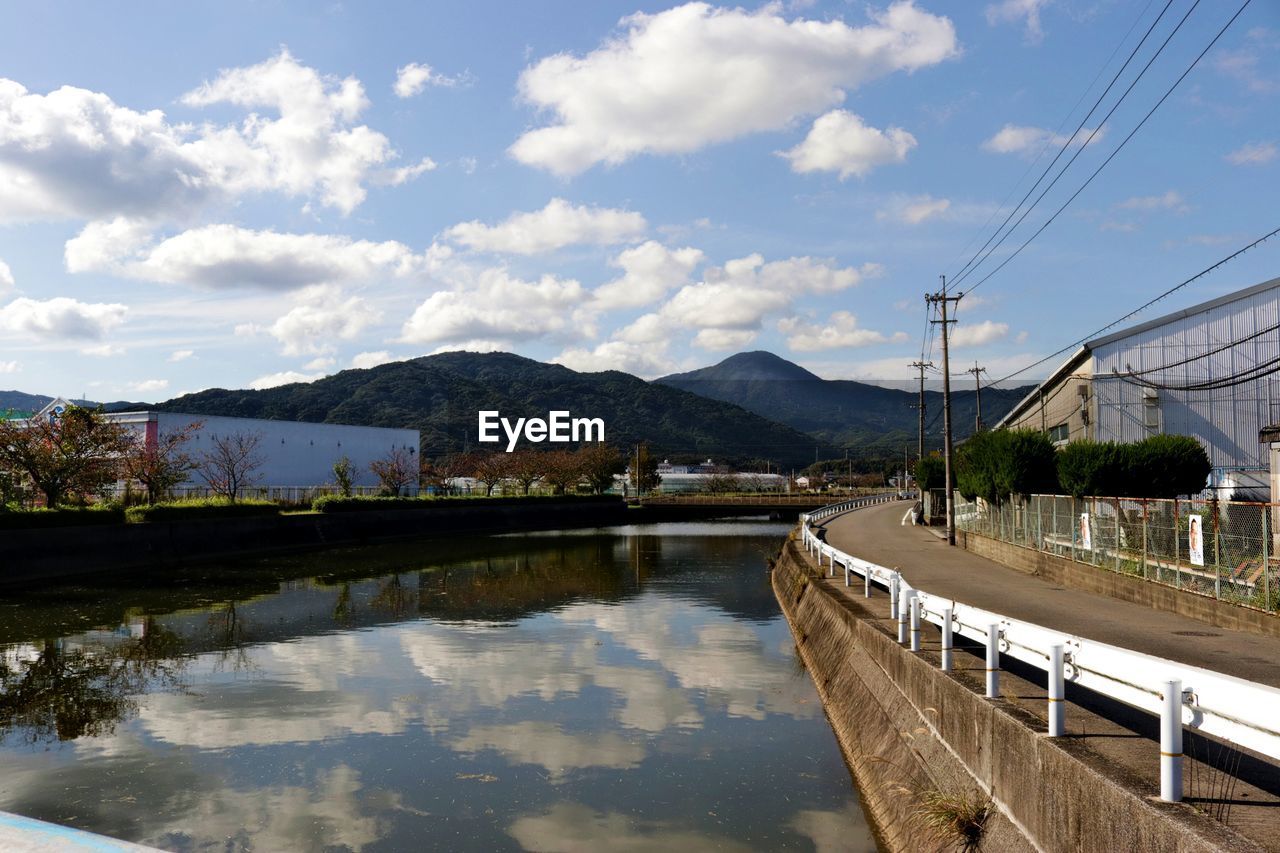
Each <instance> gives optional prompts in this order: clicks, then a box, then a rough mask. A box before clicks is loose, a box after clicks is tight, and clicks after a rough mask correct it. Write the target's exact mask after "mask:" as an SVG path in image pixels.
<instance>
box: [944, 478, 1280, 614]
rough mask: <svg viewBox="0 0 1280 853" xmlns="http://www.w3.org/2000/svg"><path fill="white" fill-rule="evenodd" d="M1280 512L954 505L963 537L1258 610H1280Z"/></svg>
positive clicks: (1224, 507)
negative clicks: (1031, 550) (984, 538)
mask: <svg viewBox="0 0 1280 853" xmlns="http://www.w3.org/2000/svg"><path fill="white" fill-rule="evenodd" d="M1278 519H1280V505H1274V504H1259V503H1236V502H1230V501H1216V500H1205V499H1200V498H1197V499H1194V500H1154V499H1152V500H1145V499H1137V498H1071V497H1067V496H1063V495H1032V496H1030V497H1028V498H1025V499H1018V500H1011V501H1008V502H1006V503H1004V504H1000V505H992V504H989V503H987V502H986V501H984V500H981V499H979V500H977V501H973V502H970V501H966V500H964V498H962V497H960V495H959V494H957V495H956V527H957V529H959V530H965V531H969V532H972V533H978V534H981V535H983V536H988V537H990V538H992V539H999V540H1000V541H1002V542H1010V543H1013V544H1015V545H1022V546H1024V547H1027V548H1034V549H1036V550H1039V551H1045V552H1048V553H1051V554H1056V555H1058V556H1060V557H1066V558H1067V559H1070V560H1075V561H1076V562H1079V563H1087V564H1089V565H1091V566H1096V567H1098V568H1099V569H1106V570H1109V571H1113V572H1120V573H1122V574H1127V575H1133V576H1135V577H1141V578H1145V579H1146V580H1149V581H1154V582H1156V583H1163V584H1167V585H1169V586H1174V587H1177V588H1178V589H1187V590H1193V591H1195V592H1199V593H1203V594H1205V595H1212V596H1213V597H1214V598H1219V599H1222V600H1224V601H1232V602H1235V603H1237V604H1243V605H1247V606H1250V607H1257V608H1260V609H1263V610H1270V611H1275V610H1278V609H1280V554H1277V550H1278V548H1277V546H1280V532H1278V531H1277V529H1276V527H1277V525H1276V521H1277V520H1278Z"/></svg>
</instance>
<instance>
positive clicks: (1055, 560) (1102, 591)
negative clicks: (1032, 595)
mask: <svg viewBox="0 0 1280 853" xmlns="http://www.w3.org/2000/svg"><path fill="white" fill-rule="evenodd" d="M956 544H957V545H960V546H961V547H962V548H964V549H966V550H968V551H971V552H973V553H974V554H977V555H978V556H980V557H986V558H987V559H988V560H994V561H995V562H997V563H1000V564H1002V565H1005V566H1008V567H1009V568H1011V569H1016V570H1017V571H1020V572H1025V573H1027V574H1030V575H1035V576H1036V577H1041V578H1044V579H1045V580H1047V581H1050V582H1051V583H1055V584H1058V585H1060V586H1065V587H1070V588H1072V589H1079V590H1083V591H1085V592H1092V593H1094V594H1095V595H1105V596H1108V597H1110V598H1118V599H1120V600H1121V601H1131V602H1133V603H1135V604H1142V605H1146V606H1147V607H1150V608H1152V609H1154V610H1163V611H1165V612H1168V613H1177V614H1179V615H1181V616H1186V617H1189V618H1191V619H1196V620H1198V621H1200V622H1204V623H1206V624H1208V625H1213V626H1215V627H1217V628H1227V629H1229V630H1232V631H1245V632H1248V633H1253V634H1262V635H1263V636H1268V637H1280V616H1276V615H1275V614H1271V613H1266V612H1264V611H1262V610H1255V609H1253V608H1251V607H1244V606H1242V605H1239V604H1232V603H1230V602H1226V601H1219V600H1218V599H1216V598H1213V597H1211V596H1208V595H1201V594H1200V593H1196V592H1191V591H1190V590H1185V589H1176V588H1175V587H1171V586H1165V585H1164V584H1160V583H1155V582H1153V581H1149V580H1145V579H1143V578H1139V577H1134V576H1132V575H1124V574H1120V573H1119V572H1112V571H1108V570H1106V569H1101V568H1098V567H1096V566H1089V565H1085V564H1083V563H1077V562H1075V561H1074V560H1069V559H1067V558H1066V557H1059V556H1058V555H1057V554H1047V553H1045V552H1043V551H1037V550H1035V549H1034V548H1025V547H1023V546H1021V545H1012V544H1010V543H1008V542H1001V541H999V540H998V539H991V538H989V537H986V536H982V535H979V534H977V533H966V532H965V531H963V530H960V531H956Z"/></svg>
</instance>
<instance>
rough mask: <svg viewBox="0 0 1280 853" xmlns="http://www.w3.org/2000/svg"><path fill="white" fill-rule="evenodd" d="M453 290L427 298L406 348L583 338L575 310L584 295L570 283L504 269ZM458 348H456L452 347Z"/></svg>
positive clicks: (407, 328) (409, 328)
mask: <svg viewBox="0 0 1280 853" xmlns="http://www.w3.org/2000/svg"><path fill="white" fill-rule="evenodd" d="M458 285H459V286H458V288H457V289H455V290H442V291H439V292H437V293H433V294H431V296H430V297H428V298H427V300H426V301H425V302H423V303H422V304H421V305H419V306H418V308H417V310H415V311H414V312H413V316H411V317H410V318H409V320H408V321H407V322H406V323H405V324H404V328H403V330H402V332H401V340H402V341H404V342H405V343H436V344H457V343H462V342H465V341H471V340H479V341H484V342H486V343H488V342H493V341H503V342H506V341H524V340H530V339H533V338H539V337H542V336H544V335H556V334H566V333H569V332H573V333H575V336H577V335H578V334H579V333H583V332H584V331H587V330H584V328H583V325H582V323H581V322H579V321H580V320H584V318H582V317H581V316H580V315H579V316H577V317H576V318H575V314H576V313H577V312H578V309H579V308H581V306H582V305H583V304H584V302H585V301H586V291H585V290H584V289H583V287H582V285H581V284H579V283H578V282H577V281H575V280H573V279H561V278H557V277H556V276H553V275H544V276H542V277H541V278H540V279H538V280H537V281H524V280H522V279H519V278H516V277H514V276H512V275H511V274H510V273H508V272H507V270H505V269H502V268H489V269H484V270H481V271H480V272H479V273H478V274H475V275H474V279H473V280H472V281H470V282H458ZM454 348H456V347H454Z"/></svg>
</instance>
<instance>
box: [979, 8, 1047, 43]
mask: <svg viewBox="0 0 1280 853" xmlns="http://www.w3.org/2000/svg"><path fill="white" fill-rule="evenodd" d="M1048 5H1049V0H1002V2H1000V3H992V4H991V5H989V6H987V9H986V12H987V23H988V24H990V25H991V26H995V25H996V24H1006V23H1011V22H1012V23H1017V22H1019V21H1021V22H1023V23H1024V24H1025V26H1026V39H1027V41H1029V42H1031V43H1032V44H1039V43H1040V42H1041V41H1042V40H1043V39H1044V30H1043V29H1041V27H1040V10H1041V9H1043V8H1044V7H1045V6H1048Z"/></svg>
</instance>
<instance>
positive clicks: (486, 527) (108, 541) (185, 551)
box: [0, 498, 638, 584]
mask: <svg viewBox="0 0 1280 853" xmlns="http://www.w3.org/2000/svg"><path fill="white" fill-rule="evenodd" d="M637 512H638V511H636V510H628V509H627V507H626V505H625V504H624V503H623V501H622V499H621V498H619V499H617V500H603V501H564V502H560V501H539V502H537V503H528V504H500V503H494V504H489V503H486V502H482V501H479V500H477V501H476V502H475V504H474V505H471V504H470V503H468V504H465V505H454V506H446V507H439V508H433V509H409V510H388V511H378V512H340V513H315V514H305V515H282V516H263V517H258V518H252V517H251V518H228V519H207V520H199V521H172V522H150V523H146V524H121V525H109V526H97V525H95V526H86V527H63V528H54V529H45V530H6V531H4V532H3V534H2V535H0V567H3V568H0V584H5V583H14V582H30V581H32V580H44V579H53V578H65V577H72V576H77V575H86V574H94V573H98V572H104V571H112V570H118V569H135V568H154V567H164V566H171V565H178V564H186V563H192V562H196V561H199V560H214V559H224V558H230V557H236V556H243V555H245V554H265V553H274V552H281V551H291V550H304V549H308V548H324V547H329V546H339V545H367V544H369V543H371V542H378V541H385V540H389V539H396V538H407V537H414V536H437V535H443V534H452V533H464V534H465V533H503V532H507V531H514V530H549V529H555V528H561V527H595V526H603V525H613V524H621V523H625V522H628V521H634V520H636V513H637Z"/></svg>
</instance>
